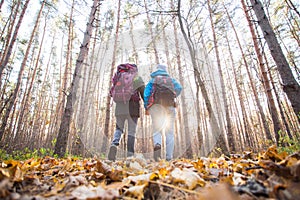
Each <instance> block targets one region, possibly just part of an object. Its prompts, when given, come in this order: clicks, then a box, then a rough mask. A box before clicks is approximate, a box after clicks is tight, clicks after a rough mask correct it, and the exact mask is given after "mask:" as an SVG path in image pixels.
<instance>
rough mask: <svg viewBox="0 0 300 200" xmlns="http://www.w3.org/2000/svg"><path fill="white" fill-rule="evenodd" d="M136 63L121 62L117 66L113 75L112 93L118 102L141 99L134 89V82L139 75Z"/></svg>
mask: <svg viewBox="0 0 300 200" xmlns="http://www.w3.org/2000/svg"><path fill="white" fill-rule="evenodd" d="M137 71H138V70H137V66H136V65H135V64H128V63H127V64H121V65H118V67H117V72H116V73H115V75H114V76H113V79H112V82H113V86H112V87H111V89H110V95H111V97H112V98H113V100H114V102H116V103H120V102H122V103H127V102H129V101H130V100H131V99H132V100H139V95H138V93H137V91H136V90H135V89H134V86H133V82H134V78H135V77H136V75H137Z"/></svg>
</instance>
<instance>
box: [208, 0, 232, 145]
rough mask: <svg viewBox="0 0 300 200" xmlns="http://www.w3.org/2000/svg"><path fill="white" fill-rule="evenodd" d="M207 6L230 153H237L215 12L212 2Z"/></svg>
mask: <svg viewBox="0 0 300 200" xmlns="http://www.w3.org/2000/svg"><path fill="white" fill-rule="evenodd" d="M207 5H208V11H209V18H210V25H211V29H212V34H213V42H214V47H215V54H216V59H217V65H218V72H219V75H220V82H221V92H222V98H223V103H224V109H225V120H226V130H227V137H228V145H229V148H230V151H235V150H236V149H235V145H234V140H233V135H232V130H231V129H232V127H231V120H230V116H229V105H228V102H227V98H226V92H225V83H224V77H223V72H222V67H221V61H220V56H219V47H218V41H217V36H216V32H215V26H214V21H213V11H212V9H211V5H210V0H208V1H207Z"/></svg>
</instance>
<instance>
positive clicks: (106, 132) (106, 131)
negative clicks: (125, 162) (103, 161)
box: [101, 0, 121, 153]
mask: <svg viewBox="0 0 300 200" xmlns="http://www.w3.org/2000/svg"><path fill="white" fill-rule="evenodd" d="M120 12H121V0H119V3H118V15H117V24H116V33H115V34H116V35H115V42H114V48H113V55H112V63H111V68H110V73H109V77H110V79H109V87H111V85H112V78H111V77H112V75H113V72H114V69H115V68H116V66H115V65H116V54H117V48H118V38H119V29H120ZM110 103H111V96H110V95H109V92H107V99H106V112H105V122H104V136H103V143H102V147H101V152H102V153H105V152H106V150H107V144H108V138H109V135H110V134H109V125H110V114H111V109H110Z"/></svg>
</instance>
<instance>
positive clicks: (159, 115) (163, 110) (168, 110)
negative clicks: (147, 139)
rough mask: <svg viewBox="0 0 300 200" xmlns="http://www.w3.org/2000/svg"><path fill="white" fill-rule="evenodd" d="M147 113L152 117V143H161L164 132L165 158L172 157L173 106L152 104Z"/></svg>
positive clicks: (174, 112) (169, 158)
mask: <svg viewBox="0 0 300 200" xmlns="http://www.w3.org/2000/svg"><path fill="white" fill-rule="evenodd" d="M149 113H150V115H151V118H152V128H153V144H154V146H155V145H156V144H160V145H162V132H163V131H165V134H166V159H167V160H171V159H173V151H174V123H175V114H176V111H175V108H174V107H173V106H169V107H163V106H161V105H159V104H154V105H153V106H151V107H150V109H149Z"/></svg>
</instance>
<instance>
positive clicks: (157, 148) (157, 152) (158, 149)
mask: <svg viewBox="0 0 300 200" xmlns="http://www.w3.org/2000/svg"><path fill="white" fill-rule="evenodd" d="M153 157H154V160H155V161H158V160H159V158H160V157H161V145H160V144H156V145H155V146H154V154H153Z"/></svg>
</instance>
